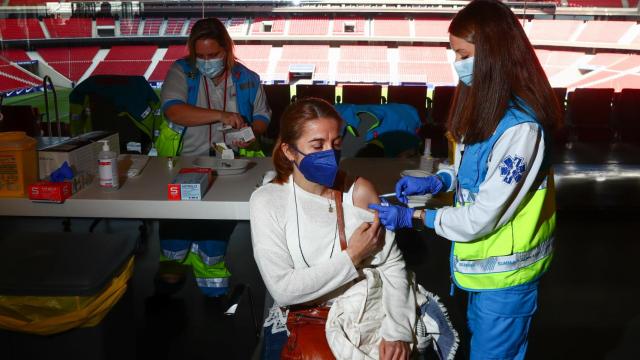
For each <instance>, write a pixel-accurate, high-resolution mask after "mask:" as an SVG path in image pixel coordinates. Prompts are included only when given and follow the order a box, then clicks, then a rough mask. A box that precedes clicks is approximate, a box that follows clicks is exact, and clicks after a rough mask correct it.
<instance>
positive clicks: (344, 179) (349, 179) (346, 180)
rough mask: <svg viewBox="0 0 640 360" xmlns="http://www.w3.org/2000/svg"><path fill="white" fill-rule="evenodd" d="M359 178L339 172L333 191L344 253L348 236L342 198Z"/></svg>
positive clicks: (341, 246) (341, 247)
mask: <svg viewBox="0 0 640 360" xmlns="http://www.w3.org/2000/svg"><path fill="white" fill-rule="evenodd" d="M357 179H358V178H357V177H353V176H350V175H348V174H347V173H345V172H342V171H340V172H338V175H337V178H336V184H335V187H334V189H333V197H334V200H335V202H336V211H337V216H338V233H339V236H340V249H342V250H343V251H344V250H345V249H346V248H347V236H346V234H345V231H344V209H343V208H342V196H343V195H344V190H345V189H349V188H350V187H351V185H352V184H353V183H355V181H356V180H357Z"/></svg>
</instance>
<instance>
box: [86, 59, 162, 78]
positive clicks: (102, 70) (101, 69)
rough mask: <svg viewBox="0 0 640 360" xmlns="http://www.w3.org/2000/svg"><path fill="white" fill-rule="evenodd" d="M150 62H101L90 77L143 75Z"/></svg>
mask: <svg viewBox="0 0 640 360" xmlns="http://www.w3.org/2000/svg"><path fill="white" fill-rule="evenodd" d="M149 65H151V61H144V60H137V61H102V62H100V63H99V64H98V66H97V67H96V68H95V70H93V72H92V73H91V75H144V73H145V72H146V71H147V69H148V68H149Z"/></svg>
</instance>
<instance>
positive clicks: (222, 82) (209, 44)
mask: <svg viewBox="0 0 640 360" xmlns="http://www.w3.org/2000/svg"><path fill="white" fill-rule="evenodd" d="M187 47H188V49H189V53H188V55H187V56H185V57H184V58H181V59H178V60H176V61H175V62H174V63H173V64H172V65H171V68H170V69H169V71H168V73H167V76H166V78H165V81H164V83H163V85H162V92H161V98H162V111H163V112H164V115H165V119H166V120H167V123H166V124H163V126H162V127H161V128H160V135H159V136H158V138H157V140H156V143H155V145H156V148H157V150H158V155H160V156H176V155H183V156H207V155H210V153H211V152H212V148H213V145H214V144H215V143H218V142H224V136H223V131H222V129H223V126H227V127H233V128H240V127H245V126H251V128H252V129H253V132H254V134H255V135H256V137H259V136H260V134H263V133H264V132H265V131H266V129H267V125H268V124H269V120H270V118H271V110H270V109H269V106H268V104H267V101H266V96H265V94H264V89H263V87H262V85H261V83H260V76H259V75H258V74H256V73H255V72H253V71H251V70H249V69H248V68H246V67H245V66H244V65H242V64H241V63H239V62H238V61H237V59H236V56H235V52H234V44H233V40H232V39H231V37H230V36H229V33H228V32H227V29H226V28H225V27H224V24H222V22H220V20H218V19H216V18H206V19H200V20H198V21H197V22H196V23H195V24H194V25H193V28H192V29H191V33H190V34H189V40H188V41H187ZM236 145H237V146H238V147H239V151H238V152H239V154H240V155H242V156H247V157H253V156H260V155H262V156H264V154H262V152H261V151H260V148H259V144H258V142H257V141H254V142H252V143H244V142H243V143H236ZM235 225H236V223H235V222H232V221H210V220H177V219H171V220H162V221H160V226H159V236H160V246H161V249H162V255H161V258H160V267H159V270H158V274H157V276H156V279H155V282H156V292H157V293H158V294H164V295H169V294H172V293H175V292H177V291H178V290H180V288H181V287H182V284H184V282H185V272H186V271H187V270H188V268H189V266H190V267H191V269H192V270H193V274H194V277H195V280H196V283H197V284H198V288H199V289H200V290H201V292H202V293H203V294H204V295H205V296H206V299H207V303H212V304H213V305H216V306H217V305H218V304H219V303H220V302H221V301H222V300H223V299H224V296H225V295H226V294H227V293H228V291H229V278H230V277H231V273H230V272H229V270H228V268H227V264H226V262H225V255H226V249H227V243H228V240H229V237H230V236H231V233H232V232H233V230H234V228H235Z"/></svg>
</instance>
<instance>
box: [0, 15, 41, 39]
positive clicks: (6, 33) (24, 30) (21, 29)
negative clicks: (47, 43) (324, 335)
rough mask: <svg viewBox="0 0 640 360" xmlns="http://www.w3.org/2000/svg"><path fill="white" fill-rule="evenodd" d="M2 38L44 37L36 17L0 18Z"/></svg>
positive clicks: (0, 34)
mask: <svg viewBox="0 0 640 360" xmlns="http://www.w3.org/2000/svg"><path fill="white" fill-rule="evenodd" d="M0 36H2V39H3V40H18V39H44V37H45V36H44V32H43V31H42V28H41V27H40V22H39V21H38V19H0Z"/></svg>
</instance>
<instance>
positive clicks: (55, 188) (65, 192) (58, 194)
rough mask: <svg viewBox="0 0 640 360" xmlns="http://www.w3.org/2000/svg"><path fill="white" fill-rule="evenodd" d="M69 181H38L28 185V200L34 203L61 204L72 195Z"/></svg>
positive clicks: (71, 185) (71, 186)
mask: <svg viewBox="0 0 640 360" xmlns="http://www.w3.org/2000/svg"><path fill="white" fill-rule="evenodd" d="M72 189H73V184H72V183H71V182H70V181H61V182H51V181H38V182H36V183H33V184H31V185H29V199H30V200H32V201H35V202H51V203H58V204H61V203H63V202H64V201H65V200H66V199H67V198H68V197H69V196H71V194H73V191H72Z"/></svg>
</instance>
